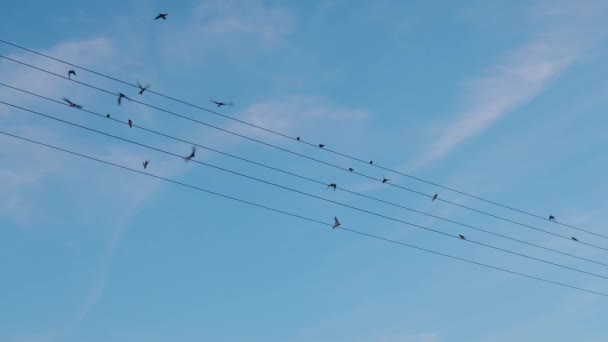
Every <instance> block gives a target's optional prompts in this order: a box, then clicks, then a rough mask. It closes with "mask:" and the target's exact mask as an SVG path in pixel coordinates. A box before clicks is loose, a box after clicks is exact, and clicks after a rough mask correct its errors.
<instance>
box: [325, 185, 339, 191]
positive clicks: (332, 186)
mask: <svg viewBox="0 0 608 342" xmlns="http://www.w3.org/2000/svg"><path fill="white" fill-rule="evenodd" d="M336 187H337V185H336V183H331V184H329V185H328V186H327V188H328V189H329V188H334V191H336Z"/></svg>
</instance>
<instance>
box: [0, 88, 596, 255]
mask: <svg viewBox="0 0 608 342" xmlns="http://www.w3.org/2000/svg"><path fill="white" fill-rule="evenodd" d="M0 85H2V86H4V87H7V88H10V89H13V90H17V91H20V92H23V93H26V94H28V95H32V96H35V97H38V98H42V99H44V100H47V101H50V102H54V103H57V104H60V105H63V106H67V107H69V105H68V104H66V103H64V102H61V101H57V100H55V99H52V98H49V97H46V96H42V95H40V94H36V93H33V92H30V91H27V90H24V89H21V88H17V87H13V86H10V85H7V84H4V83H2V82H0ZM81 110H82V111H83V112H86V113H88V114H91V115H94V116H98V117H102V118H104V120H108V119H109V120H111V121H112V122H115V123H118V124H122V125H128V123H126V122H124V121H121V120H118V119H115V118H112V117H110V118H108V117H106V116H105V115H103V114H100V113H96V112H93V111H90V110H87V109H81ZM133 127H134V128H136V129H141V130H144V131H146V132H149V133H153V134H156V135H159V136H162V137H165V138H169V139H172V140H175V141H179V142H183V143H187V144H189V145H194V146H197V147H200V148H203V149H206V150H208V151H212V152H214V153H218V154H220V155H224V156H227V157H230V158H233V159H237V160H240V161H244V162H247V163H250V164H253V165H257V166H260V167H264V168H267V169H270V170H273V171H276V172H280V173H283V174H286V175H289V176H292V177H296V178H299V179H304V180H307V181H309V182H312V183H316V184H320V185H324V186H325V185H327V183H325V182H322V181H320V180H316V179H313V178H310V177H307V176H303V175H300V174H297V173H294V172H290V171H286V170H283V169H279V168H277V167H273V166H270V165H267V164H264V163H260V162H256V161H253V160H250V159H247V158H243V157H239V156H236V155H233V154H230V153H226V152H223V151H220V150H217V149H214V148H210V147H208V146H204V145H201V144H199V143H195V142H192V141H188V140H184V139H181V138H177V137H175V136H172V135H169V134H166V133H162V132H158V131H155V130H152V129H149V128H145V127H142V126H139V125H133ZM337 189H338V190H340V191H344V192H346V193H350V194H354V195H357V196H360V197H363V198H367V199H371V200H374V201H377V202H381V203H384V204H388V205H391V206H395V207H398V208H401V209H405V210H408V211H411V212H415V213H418V214H422V215H426V216H428V217H433V218H436V219H439V220H442V221H445V222H450V223H453V224H457V225H459V226H462V227H466V228H469V229H473V230H477V231H481V232H484V233H486V234H490V235H494V236H498V237H501V238H504V239H508V240H511V241H515V242H519V243H522V244H526V245H529V246H533V247H536V248H540V249H544V250H547V251H551V252H554V253H558V254H561V255H565V256H569V257H572V258H576V259H579V260H584V261H587V262H591V263H594V264H598V265H602V266H608V264H606V263H602V262H599V261H596V260H592V259H588V258H584V257H580V256H577V255H574V254H570V253H566V252H562V251H559V250H556V249H552V248H549V247H545V246H541V245H538V244H535V243H531V242H528V241H524V240H520V239H517V238H513V237H510V236H507V235H503V234H499V233H495V232H492V231H489V230H486V229H483V228H479V227H475V226H472V225H469V224H466V223H462V222H458V221H455V220H451V219H447V218H444V217H441V216H437V215H434V214H430V213H427V212H424V211H421V210H417V209H413V208H409V207H407V206H404V205H401V204H397V203H394V202H390V201H386V200H383V199H380V198H377V197H373V196H369V195H365V194H362V193H359V192H356V191H352V190H349V189H347V188H343V187H337ZM563 238H565V239H568V240H570V239H569V238H568V237H565V236H563Z"/></svg>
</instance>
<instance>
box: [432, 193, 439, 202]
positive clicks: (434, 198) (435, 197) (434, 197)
mask: <svg viewBox="0 0 608 342" xmlns="http://www.w3.org/2000/svg"><path fill="white" fill-rule="evenodd" d="M437 197H439V194H435V196H433V199H432V200H431V202H432V201H434V200H436V199H437Z"/></svg>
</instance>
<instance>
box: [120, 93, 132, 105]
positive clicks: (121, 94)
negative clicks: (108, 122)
mask: <svg viewBox="0 0 608 342" xmlns="http://www.w3.org/2000/svg"><path fill="white" fill-rule="evenodd" d="M122 99H127V100H129V101H131V99H130V98H129V97H128V96H127V95H125V94H123V93H118V105H119V106H120V104H121V103H122Z"/></svg>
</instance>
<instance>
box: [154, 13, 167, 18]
mask: <svg viewBox="0 0 608 342" xmlns="http://www.w3.org/2000/svg"><path fill="white" fill-rule="evenodd" d="M168 15H169V13H159V14H158V15H157V16H156V18H154V20H158V19H162V20H167V16H168Z"/></svg>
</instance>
